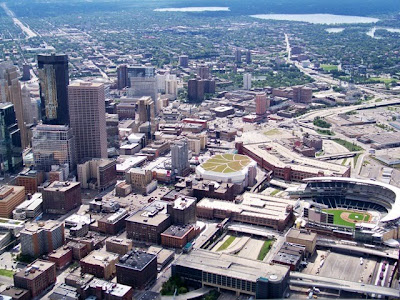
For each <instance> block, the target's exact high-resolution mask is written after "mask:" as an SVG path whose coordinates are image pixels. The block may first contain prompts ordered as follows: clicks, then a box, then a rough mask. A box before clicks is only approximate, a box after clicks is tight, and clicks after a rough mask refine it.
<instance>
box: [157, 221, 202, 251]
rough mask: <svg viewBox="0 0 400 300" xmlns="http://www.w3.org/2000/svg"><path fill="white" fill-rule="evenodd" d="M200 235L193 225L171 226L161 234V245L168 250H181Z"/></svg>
mask: <svg viewBox="0 0 400 300" xmlns="http://www.w3.org/2000/svg"><path fill="white" fill-rule="evenodd" d="M199 233H200V228H199V227H197V226H195V225H184V226H176V225H172V226H170V227H169V228H168V229H167V230H165V231H164V232H163V233H162V234H161V245H163V246H165V247H169V248H180V249H181V248H183V247H184V246H185V245H186V244H187V243H189V242H190V241H191V240H193V239H194V238H195V237H196V236H197V235H199Z"/></svg>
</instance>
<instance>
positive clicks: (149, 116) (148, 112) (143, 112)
mask: <svg viewBox="0 0 400 300" xmlns="http://www.w3.org/2000/svg"><path fill="white" fill-rule="evenodd" d="M137 112H138V115H139V118H138V119H139V125H140V127H141V128H142V130H144V132H142V131H140V132H142V133H146V135H147V139H152V137H153V134H154V133H155V131H156V122H155V120H154V116H155V115H154V102H153V100H152V99H151V97H149V96H147V97H144V96H143V97H141V98H140V99H139V100H138V101H137ZM143 125H144V126H143ZM139 130H140V128H139Z"/></svg>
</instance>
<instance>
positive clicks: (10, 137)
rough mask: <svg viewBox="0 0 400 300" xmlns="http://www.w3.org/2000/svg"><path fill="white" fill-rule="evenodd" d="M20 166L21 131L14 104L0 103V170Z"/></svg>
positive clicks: (10, 170) (14, 168)
mask: <svg viewBox="0 0 400 300" xmlns="http://www.w3.org/2000/svg"><path fill="white" fill-rule="evenodd" d="M21 167H22V148H21V133H20V130H19V129H18V125H17V120H16V119H15V112H14V105H12V104H11V103H0V171H1V172H2V173H5V172H7V173H8V172H15V171H18V169H19V168H21Z"/></svg>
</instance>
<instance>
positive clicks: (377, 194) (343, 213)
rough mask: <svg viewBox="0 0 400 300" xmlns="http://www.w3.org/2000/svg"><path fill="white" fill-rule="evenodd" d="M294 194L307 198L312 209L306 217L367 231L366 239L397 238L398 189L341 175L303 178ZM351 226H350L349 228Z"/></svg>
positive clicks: (399, 219)
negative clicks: (318, 217) (367, 236)
mask: <svg viewBox="0 0 400 300" xmlns="http://www.w3.org/2000/svg"><path fill="white" fill-rule="evenodd" d="M304 181H305V184H304V185H302V187H301V188H300V190H298V191H299V194H298V196H299V197H300V199H301V200H305V201H306V202H308V204H309V205H310V207H311V208H315V211H314V212H309V211H308V210H307V213H306V217H307V218H308V219H309V221H315V216H317V215H319V216H321V215H322V218H321V217H320V219H319V220H318V222H320V223H324V225H323V226H331V227H335V226H337V228H336V230H341V229H343V230H344V229H346V230H347V231H348V232H351V234H353V237H354V238H356V235H358V236H362V235H369V236H370V240H371V241H372V240H373V241H375V242H379V241H381V242H383V241H385V240H387V239H393V238H394V239H398V238H399V233H398V227H399V224H400V189H399V188H397V187H395V186H392V185H390V184H386V183H382V182H379V181H372V180H363V179H356V178H344V177H314V178H307V179H304ZM350 228H351V229H352V230H351V229H350Z"/></svg>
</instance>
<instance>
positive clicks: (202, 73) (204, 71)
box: [197, 65, 210, 79]
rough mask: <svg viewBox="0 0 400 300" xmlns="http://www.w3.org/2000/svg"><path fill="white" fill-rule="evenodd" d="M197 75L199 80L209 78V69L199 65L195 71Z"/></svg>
mask: <svg viewBox="0 0 400 300" xmlns="http://www.w3.org/2000/svg"><path fill="white" fill-rule="evenodd" d="M197 75H198V76H199V77H200V78H201V79H208V78H209V77H210V68H209V67H208V66H206V65H200V66H199V67H198V69H197Z"/></svg>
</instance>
